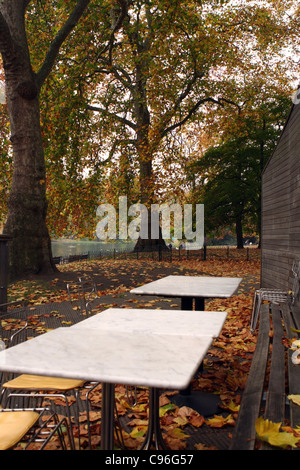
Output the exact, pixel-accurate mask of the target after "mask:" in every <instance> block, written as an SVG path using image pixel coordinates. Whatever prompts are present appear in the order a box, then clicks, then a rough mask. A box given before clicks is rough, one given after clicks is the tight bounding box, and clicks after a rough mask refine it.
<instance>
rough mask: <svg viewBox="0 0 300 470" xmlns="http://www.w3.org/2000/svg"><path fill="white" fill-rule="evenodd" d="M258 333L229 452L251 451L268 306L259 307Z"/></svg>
mask: <svg viewBox="0 0 300 470" xmlns="http://www.w3.org/2000/svg"><path fill="white" fill-rule="evenodd" d="M259 323H260V324H259V331H258V336H257V343H256V348H255V352H254V354H253V359H252V363H251V367H250V371H249V374H248V379H247V383H246V387H245V390H244V393H243V398H242V402H241V406H240V410H239V414H238V419H237V423H236V426H235V431H234V434H233V439H232V443H231V446H230V450H252V449H253V448H254V445H255V422H256V419H257V417H258V415H259V411H260V403H261V398H262V394H263V388H264V380H265V372H266V366H267V360H268V350H269V341H270V339H269V331H270V318H269V305H268V304H263V305H261V313H260V320H259Z"/></svg>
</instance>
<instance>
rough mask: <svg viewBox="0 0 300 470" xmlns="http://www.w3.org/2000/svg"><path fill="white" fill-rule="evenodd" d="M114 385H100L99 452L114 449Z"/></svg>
mask: <svg viewBox="0 0 300 470" xmlns="http://www.w3.org/2000/svg"><path fill="white" fill-rule="evenodd" d="M114 400H115V385H114V384H109V383H103V384H102V410H101V412H102V415H101V450H113V448H114Z"/></svg>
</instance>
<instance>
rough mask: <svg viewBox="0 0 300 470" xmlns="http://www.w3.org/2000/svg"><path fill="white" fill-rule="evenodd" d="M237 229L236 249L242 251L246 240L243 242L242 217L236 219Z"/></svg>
mask: <svg viewBox="0 0 300 470" xmlns="http://www.w3.org/2000/svg"><path fill="white" fill-rule="evenodd" d="M235 228H236V247H237V248H238V249H242V248H244V240H243V226H242V219H241V218H240V217H237V218H236V222H235Z"/></svg>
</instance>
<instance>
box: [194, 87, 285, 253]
mask: <svg viewBox="0 0 300 470" xmlns="http://www.w3.org/2000/svg"><path fill="white" fill-rule="evenodd" d="M252 84H253V82H252ZM284 88H286V90H285V92H284ZM254 89H255V90H257V88H254ZM262 89H263V88H261V90H260V92H259V93H255V96H253V91H252V92H251V94H249V95H248V99H247V100H245V101H244V104H243V106H241V107H240V106H238V111H237V112H236V114H233V113H232V110H231V112H230V110H229V109H227V110H226V112H225V111H224V110H223V112H224V116H223V118H225V116H226V119H224V121H223V126H220V124H221V122H222V120H218V119H217V122H218V125H219V126H220V128H219V129H221V132H220V135H221V137H220V138H219V141H218V142H217V143H215V145H213V146H211V147H210V148H208V150H207V151H206V152H205V153H204V155H203V157H201V158H200V159H198V160H196V161H195V162H193V163H192V164H191V167H190V171H192V172H193V174H194V175H197V177H198V185H197V186H196V188H195V193H194V197H196V198H199V199H200V200H201V201H202V202H203V203H204V205H205V215H206V217H205V220H206V230H207V232H208V231H209V230H214V229H221V228H224V227H228V226H231V225H235V231H236V236H237V248H243V229H244V228H246V227H247V226H248V227H249V228H250V227H252V228H254V231H255V232H256V233H257V234H258V235H259V236H260V229H261V227H260V213H261V175H262V171H263V169H264V166H265V164H266V162H267V161H268V159H269V158H270V156H271V153H272V152H273V150H274V148H275V145H276V142H277V140H278V138H279V135H280V133H281V131H282V128H283V125H284V122H285V119H286V117H287V115H288V112H289V109H290V96H291V90H289V89H288V88H287V86H286V84H285V86H284V81H283V80H280V83H279V84H277V89H276V88H275V87H274V86H269V87H267V86H265V87H264V92H263V91H262ZM288 91H289V92H288ZM241 96H242V94H241V95H240V97H241ZM244 96H245V95H244ZM229 122H230V126H228V123H229Z"/></svg>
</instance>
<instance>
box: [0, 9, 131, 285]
mask: <svg viewBox="0 0 300 470" xmlns="http://www.w3.org/2000/svg"><path fill="white" fill-rule="evenodd" d="M90 1H91V0H78V1H67V2H60V1H58V2H55V6H54V8H55V12H56V15H57V17H58V16H60V18H62V20H61V23H60V24H59V25H58V29H57V27H56V28H54V31H55V35H54V37H53V39H52V41H51V42H50V44H49V46H48V49H47V52H46V54H45V56H44V58H43V60H42V61H41V64H40V66H39V68H38V70H36V71H35V70H34V69H33V66H32V60H31V56H30V51H29V46H28V40H27V32H28V30H27V28H26V19H27V17H26V13H27V10H28V8H29V7H30V4H31V3H32V2H31V1H30V0H4V1H2V2H1V4H0V52H1V55H2V60H3V68H4V73H5V84H6V99H7V109H8V115H9V121H10V131H11V139H10V140H11V143H12V149H13V164H14V171H13V181H12V186H11V191H10V195H9V200H8V216H7V222H6V225H5V229H4V233H5V234H7V235H9V236H11V237H12V242H11V243H10V275H11V277H16V276H21V275H22V274H24V273H26V272H36V273H37V272H41V271H54V270H55V266H54V264H53V261H52V256H51V244H50V237H49V233H48V229H47V226H46V214H47V200H46V173H45V159H44V151H43V140H42V134H41V126H40V93H41V89H42V86H43V85H44V83H45V81H46V79H47V77H48V76H49V74H50V72H51V70H52V68H53V66H54V64H55V61H56V60H57V59H58V56H59V53H60V50H61V48H62V45H63V44H64V42H65V41H66V40H67V38H68V37H69V36H70V35H71V33H72V32H73V31H74V29H75V27H76V25H77V24H78V22H79V20H80V19H81V18H82V16H83V15H84V13H85V12H86V10H87V7H88V5H89V3H90ZM118 4H119V5H120V7H121V13H120V15H119V19H120V21H121V20H122V19H123V17H124V15H125V14H126V8H127V2H126V1H125V0H124V1H123V0H119V1H118ZM58 13H60V15H58ZM31 14H34V10H32V11H31ZM118 27H119V23H118V21H117V24H116V25H115V28H114V29H113V31H112V33H111V40H112V39H113V34H114V33H115V31H116V28H118ZM110 42H111V41H110ZM37 53H38V51H37Z"/></svg>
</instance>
